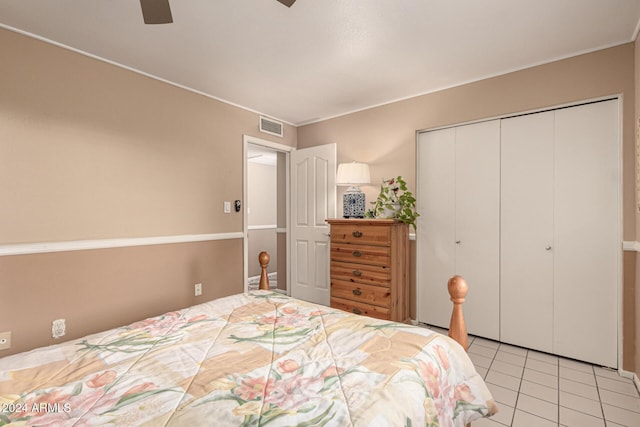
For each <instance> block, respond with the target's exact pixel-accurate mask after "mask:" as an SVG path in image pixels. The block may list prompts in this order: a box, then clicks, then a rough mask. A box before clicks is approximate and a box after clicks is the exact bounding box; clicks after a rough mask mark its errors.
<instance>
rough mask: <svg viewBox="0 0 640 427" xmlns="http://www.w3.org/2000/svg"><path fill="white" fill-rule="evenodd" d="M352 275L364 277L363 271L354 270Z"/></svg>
mask: <svg viewBox="0 0 640 427" xmlns="http://www.w3.org/2000/svg"><path fill="white" fill-rule="evenodd" d="M352 273H353V275H354V276H356V277H362V271H360V270H353V271H352Z"/></svg>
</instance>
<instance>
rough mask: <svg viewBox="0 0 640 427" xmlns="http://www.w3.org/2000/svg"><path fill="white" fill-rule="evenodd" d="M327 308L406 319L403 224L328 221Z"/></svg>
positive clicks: (406, 261)
mask: <svg viewBox="0 0 640 427" xmlns="http://www.w3.org/2000/svg"><path fill="white" fill-rule="evenodd" d="M327 222H328V223H329V224H330V226H331V307H334V308H339V309H341V310H345V311H349V312H352V313H356V314H364V315H367V316H371V317H377V318H379V319H386V320H393V321H396V322H407V321H409V226H408V225H407V224H404V223H402V222H400V221H396V220H392V219H329V220H327Z"/></svg>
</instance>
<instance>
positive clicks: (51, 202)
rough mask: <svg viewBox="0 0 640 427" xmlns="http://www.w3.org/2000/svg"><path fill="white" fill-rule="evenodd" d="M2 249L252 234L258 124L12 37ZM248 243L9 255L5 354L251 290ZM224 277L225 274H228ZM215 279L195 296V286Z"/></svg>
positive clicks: (2, 162) (0, 37)
mask: <svg viewBox="0 0 640 427" xmlns="http://www.w3.org/2000/svg"><path fill="white" fill-rule="evenodd" d="M0 52H2V67H1V68H2V75H1V78H0V94H1V95H0V207H1V208H0V245H8V244H17V243H37V242H58V241H73V240H84V239H112V238H131V237H153V236H172V235H188V234H216V233H232V232H241V231H242V229H243V227H242V215H241V214H240V213H235V212H234V211H233V210H232V213H231V214H224V213H223V201H225V200H228V201H233V200H236V199H242V177H243V171H242V165H243V159H242V156H243V154H242V150H243V134H247V135H252V136H257V137H260V138H262V139H268V140H273V141H276V142H278V143H281V144H286V145H290V146H295V145H296V129H295V128H294V127H291V126H289V125H285V127H286V128H285V132H284V134H285V138H284V139H282V138H276V137H271V136H269V135H266V134H261V133H259V131H258V115H257V114H256V113H253V112H249V111H247V110H243V109H240V108H237V107H234V106H231V105H229V104H225V103H222V102H219V101H216V100H213V99H211V98H207V97H204V96H202V95H199V94H196V93H193V92H190V91H186V90H184V89H180V88H177V87H174V86H171V85H168V84H165V83H163V82H160V81H157V80H154V79H151V78H148V77H145V76H142V75H140V74H137V73H134V72H131V71H128V70H125V69H122V68H119V67H116V66H113V65H110V64H107V63H105V62H101V61H98V60H95V59H92V58H89V57H87V56H84V55H81V54H78V53H75V52H72V51H69V50H65V49H62V48H59V47H56V46H53V45H51V44H47V43H44V42H41V41H38V40H35V39H32V38H29V37H25V36H23V35H20V34H17V33H14V32H11V31H8V30H4V29H0ZM242 254H243V251H242V239H233V240H229V241H211V242H203V243H189V244H175V245H159V246H144V247H136V248H118V249H106V250H89V251H72V252H65V253H51V254H42V255H16V256H4V257H0V291H1V295H0V331H12V333H13V336H12V340H13V347H12V349H11V350H10V351H2V352H0V356H4V355H7V354H10V353H13V352H17V351H21V350H25V349H28V348H31V347H34V346H37V345H43V344H48V343H50V341H51V340H50V338H49V337H50V331H51V321H52V320H53V319H54V318H59V317H62V318H66V319H67V328H68V331H69V333H68V335H67V337H65V338H74V337H78V336H80V335H81V334H85V333H88V332H94V331H98V330H102V329H105V328H107V327H112V326H114V325H117V324H123V323H127V322H130V321H132V320H136V319H140V318H142V317H144V316H148V315H151V314H159V313H162V312H164V311H166V310H169V309H175V308H180V307H184V306H186V305H190V304H192V303H194V302H198V301H205V300H208V299H212V298H214V297H216V296H222V295H228V294H231V293H235V292H238V291H241V290H242V277H243V266H242V263H243V262H242V259H243V255H242ZM216 270H218V271H216ZM198 282H201V283H203V292H204V294H203V296H202V297H199V299H196V300H194V297H192V295H193V285H194V284H195V283H198Z"/></svg>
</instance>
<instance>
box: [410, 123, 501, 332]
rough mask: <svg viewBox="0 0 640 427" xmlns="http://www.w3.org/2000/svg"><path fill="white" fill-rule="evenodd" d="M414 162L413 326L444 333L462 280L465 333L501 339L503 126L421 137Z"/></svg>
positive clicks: (480, 125) (463, 128)
mask: <svg viewBox="0 0 640 427" xmlns="http://www.w3.org/2000/svg"><path fill="white" fill-rule="evenodd" d="M418 162H419V165H420V166H419V177H418V188H417V190H418V191H417V200H418V203H419V205H418V210H419V212H420V213H421V216H420V217H419V218H418V242H417V248H418V262H417V264H418V267H417V269H418V270H417V271H418V273H417V274H418V283H419V285H418V320H419V321H420V322H424V323H428V324H432V325H437V326H441V327H445V328H448V327H449V321H450V319H451V303H450V301H449V294H448V292H447V282H448V280H449V279H450V278H451V276H453V275H454V274H459V275H461V276H463V277H464V278H465V279H466V280H467V283H468V285H469V293H468V297H467V300H466V302H465V306H464V311H465V318H466V321H467V327H468V331H469V333H471V334H474V335H480V336H483V337H487V338H492V339H498V338H499V326H500V322H499V308H500V307H499V297H500V295H499V289H500V288H499V283H500V279H499V273H500V270H499V260H500V258H499V244H500V239H499V236H500V230H499V227H500V220H499V209H500V208H499V206H500V122H499V121H497V120H494V121H489V122H483V123H477V124H472V125H465V126H460V127H457V128H449V129H442V130H436V131H430V132H424V133H421V134H420V135H419V136H418Z"/></svg>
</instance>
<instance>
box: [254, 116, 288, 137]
mask: <svg viewBox="0 0 640 427" xmlns="http://www.w3.org/2000/svg"><path fill="white" fill-rule="evenodd" d="M260 132H264V133H268V134H270V135H275V136H279V137H281V138H282V136H283V135H284V126H282V123H281V122H277V121H275V120H271V119H268V118H266V117H262V116H260Z"/></svg>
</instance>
